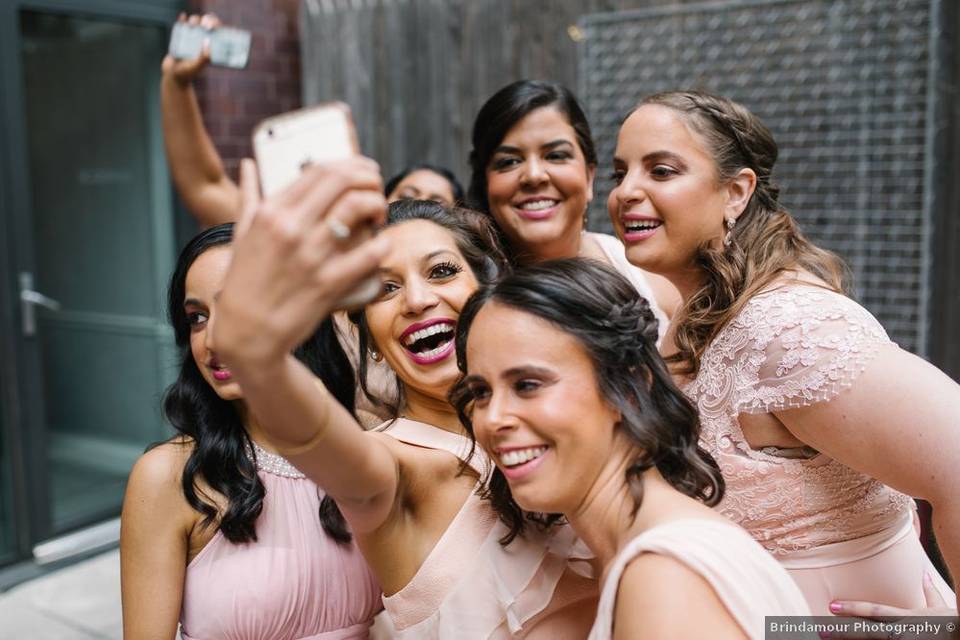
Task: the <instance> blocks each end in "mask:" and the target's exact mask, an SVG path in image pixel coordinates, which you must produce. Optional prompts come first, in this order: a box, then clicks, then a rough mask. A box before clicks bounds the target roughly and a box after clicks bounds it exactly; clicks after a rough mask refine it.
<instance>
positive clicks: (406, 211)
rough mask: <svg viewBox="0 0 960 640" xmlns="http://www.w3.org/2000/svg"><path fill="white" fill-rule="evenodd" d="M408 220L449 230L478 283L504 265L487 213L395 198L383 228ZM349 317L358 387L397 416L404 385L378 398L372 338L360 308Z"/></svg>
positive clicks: (485, 281)
mask: <svg viewBox="0 0 960 640" xmlns="http://www.w3.org/2000/svg"><path fill="white" fill-rule="evenodd" d="M409 220H426V221H428V222H432V223H434V224H436V225H439V226H441V227H443V228H444V229H446V230H447V231H449V232H450V233H451V234H452V235H453V237H454V241H455V242H456V245H457V249H458V250H459V251H460V253H461V254H463V257H464V259H465V260H466V261H467V265H468V266H469V267H470V270H471V271H472V272H473V275H474V277H475V278H476V279H477V282H479V283H480V284H489V283H491V282H493V281H494V280H496V279H497V277H499V276H500V274H501V273H503V272H504V271H505V270H506V269H507V268H508V266H507V259H506V256H505V255H504V252H503V248H502V245H501V243H500V235H499V233H498V232H497V230H496V228H495V227H494V226H493V222H492V221H491V219H490V217H489V216H485V215H483V214H481V213H478V212H476V211H473V210H470V209H464V208H462V207H454V206H449V205H445V204H442V203H439V202H433V201H430V200H398V201H397V202H394V203H392V204H391V205H390V207H389V209H388V210H387V222H386V225H385V226H386V227H390V226H393V225H395V224H400V223H401V222H407V221H409ZM350 319H351V320H352V321H353V322H354V323H355V324H356V325H357V326H358V327H359V351H360V354H361V355H360V358H359V361H360V362H359V365H358V367H357V368H358V378H359V382H360V389H361V390H362V391H363V393H364V395H365V396H366V397H367V398H368V399H369V400H370V402H371V403H373V404H374V405H375V406H377V407H380V408H383V409H385V410H386V412H387V413H388V414H389V415H391V416H392V417H393V418H396V417H397V416H398V415H399V411H400V407H402V406H403V385H402V384H398V385H397V386H398V391H399V396H398V397H397V398H396V399H395V400H396V402H394V401H393V399H388V398H379V397H377V396H375V395H374V394H372V393H371V392H370V390H369V388H368V383H367V372H368V370H369V365H368V360H367V356H366V354H367V353H368V352H369V350H370V345H371V344H372V342H373V341H372V339H371V337H370V329H369V326H368V325H367V317H366V314H364V312H363V310H362V309H361V310H360V311H355V312H353V313H351V314H350Z"/></svg>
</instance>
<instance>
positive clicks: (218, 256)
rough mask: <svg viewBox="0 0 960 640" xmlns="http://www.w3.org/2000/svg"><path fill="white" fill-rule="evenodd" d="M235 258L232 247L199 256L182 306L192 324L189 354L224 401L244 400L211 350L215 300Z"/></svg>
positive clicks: (191, 267) (191, 273)
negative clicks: (232, 259) (231, 259)
mask: <svg viewBox="0 0 960 640" xmlns="http://www.w3.org/2000/svg"><path fill="white" fill-rule="evenodd" d="M232 255H233V251H232V250H231V249H230V247H229V245H223V246H217V247H213V248H211V249H207V250H206V251H204V252H203V253H202V254H200V256H199V257H197V259H196V260H194V262H193V264H192V265H190V269H189V271H187V278H186V296H185V298H184V302H183V310H184V312H185V313H186V315H187V320H188V322H189V324H190V352H191V353H192V354H193V359H194V361H195V362H196V363H197V368H198V369H200V374H201V375H202V376H203V379H204V380H206V381H207V384H209V385H210V386H211V387H213V390H214V391H215V392H216V393H217V395H218V396H220V397H221V398H223V399H224V400H239V399H241V398H242V397H243V393H242V391H241V390H240V386H239V385H238V384H237V383H236V381H235V380H234V379H233V375H232V374H231V373H230V369H228V368H227V367H226V366H224V364H223V363H222V362H221V361H220V360H219V358H217V354H216V353H214V352H213V350H212V349H211V348H210V333H211V331H212V328H213V321H214V315H215V307H216V298H217V295H218V294H219V293H220V289H221V287H222V286H223V279H224V277H225V276H226V275H227V269H228V268H229V266H230V257H231V256H232Z"/></svg>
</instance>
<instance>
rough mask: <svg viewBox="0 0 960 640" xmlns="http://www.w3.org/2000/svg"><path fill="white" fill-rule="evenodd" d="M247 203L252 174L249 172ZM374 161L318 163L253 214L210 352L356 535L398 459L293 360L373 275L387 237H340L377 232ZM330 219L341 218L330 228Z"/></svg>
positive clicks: (389, 495)
mask: <svg viewBox="0 0 960 640" xmlns="http://www.w3.org/2000/svg"><path fill="white" fill-rule="evenodd" d="M241 175H242V178H243V184H244V196H245V201H246V202H251V201H255V200H256V193H257V192H256V169H255V167H254V166H253V163H252V162H250V161H245V162H244V164H243V165H242V167H241ZM381 188H382V186H381V179H380V174H379V169H378V167H377V166H376V164H375V163H373V162H372V161H370V160H367V159H365V158H356V159H351V160H348V161H343V162H339V163H338V164H337V166H336V167H332V166H328V167H323V166H315V167H311V168H310V169H308V170H307V171H305V173H304V175H303V177H301V179H300V180H299V181H298V182H296V183H295V184H294V185H292V186H291V187H290V188H288V189H287V190H285V191H283V192H281V193H280V194H278V195H277V196H274V197H272V198H270V199H269V200H267V201H265V202H263V203H259V204H257V203H254V204H253V205H251V206H246V207H245V213H244V219H243V220H242V221H241V223H240V224H239V225H238V236H239V237H238V239H237V240H236V241H235V244H234V255H233V259H232V261H231V265H230V271H229V272H228V274H227V276H226V279H225V282H224V286H223V290H222V291H221V294H220V297H219V300H218V307H219V317H218V319H217V321H216V325H215V326H214V327H213V328H212V333H213V336H214V348H215V350H216V351H217V353H218V354H219V355H220V356H221V357H222V358H223V360H224V361H225V362H227V363H229V365H230V369H231V371H233V373H234V375H235V376H236V378H237V381H238V382H239V383H240V386H241V387H242V388H243V391H244V397H245V399H246V402H247V405H248V406H249V407H250V408H251V410H252V411H253V414H254V416H255V417H256V419H257V423H258V424H259V425H260V427H261V428H262V429H263V430H264V431H265V432H266V433H267V434H268V435H269V437H270V439H271V442H272V443H273V444H274V446H276V447H277V449H278V450H279V451H280V453H281V454H282V455H283V456H284V457H286V458H288V459H289V460H290V461H291V462H292V463H293V464H295V465H296V466H297V467H299V468H300V469H301V470H302V471H303V472H304V473H305V474H306V475H307V476H309V477H310V478H311V479H312V480H314V481H315V482H316V483H317V484H318V485H320V486H321V487H323V489H324V490H325V491H326V492H327V493H328V494H330V495H331V496H332V497H333V498H334V499H335V500H336V501H337V503H338V505H339V506H340V509H341V510H342V512H343V514H344V516H345V517H346V518H347V520H348V521H349V522H350V525H351V527H353V529H354V531H355V532H357V533H363V532H367V531H371V530H373V529H375V528H377V527H379V526H380V524H382V523H383V522H384V521H385V520H386V518H387V516H388V515H389V513H390V511H391V510H392V508H393V504H394V498H395V496H396V494H397V490H398V462H397V459H396V456H395V455H394V454H393V452H392V450H391V449H390V448H389V447H388V446H387V445H386V444H385V443H384V441H383V440H382V439H381V437H380V436H379V435H377V434H372V433H367V432H364V431H362V430H361V427H360V426H359V424H357V422H356V421H355V420H354V419H353V417H352V416H351V415H350V414H349V413H348V412H347V411H346V410H345V409H344V408H343V407H342V406H340V404H339V403H337V401H336V400H335V399H334V398H333V397H332V396H331V395H330V394H329V393H328V392H327V390H326V389H325V388H324V387H323V385H322V384H321V383H320V382H319V381H318V380H317V379H316V378H315V377H314V376H313V374H312V373H311V372H310V371H309V370H308V369H307V368H306V367H305V366H303V365H302V364H301V363H300V362H299V361H297V360H296V359H295V358H294V357H293V356H292V355H290V354H291V352H292V351H293V349H294V347H295V346H296V345H298V344H300V343H301V342H302V341H303V340H304V339H305V338H306V337H307V336H309V335H310V333H312V332H313V330H314V329H315V328H316V325H317V324H318V323H319V322H320V321H321V320H322V319H323V318H324V317H326V316H327V315H329V314H330V312H331V311H332V310H333V308H334V306H335V304H336V301H337V300H338V299H339V298H340V297H342V296H343V295H344V294H345V293H346V292H347V291H349V290H350V289H351V288H352V287H353V286H355V284H356V283H357V282H359V281H360V280H362V278H363V277H365V276H367V275H369V274H371V273H372V272H373V271H374V269H376V267H377V264H378V263H379V260H380V258H381V257H382V256H383V254H384V253H385V249H386V247H385V246H384V243H383V240H382V238H381V239H379V240H372V241H362V242H359V243H357V242H355V241H352V240H351V239H350V238H340V237H338V235H340V236H342V235H343V234H342V230H343V226H344V225H345V226H346V228H349V229H351V230H358V229H360V228H361V227H363V226H365V225H370V224H380V223H381V222H382V221H383V217H384V215H385V210H386V203H385V201H384V198H383V194H382V192H381V191H380V190H381ZM331 221H335V222H333V223H331Z"/></svg>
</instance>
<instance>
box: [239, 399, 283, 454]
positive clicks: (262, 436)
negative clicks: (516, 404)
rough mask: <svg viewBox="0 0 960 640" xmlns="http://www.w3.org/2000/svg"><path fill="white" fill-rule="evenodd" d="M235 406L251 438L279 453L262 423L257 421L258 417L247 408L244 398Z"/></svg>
mask: <svg viewBox="0 0 960 640" xmlns="http://www.w3.org/2000/svg"><path fill="white" fill-rule="evenodd" d="M233 406H234V407H236V409H237V413H238V414H240V422H241V423H243V428H244V430H245V431H246V432H247V435H248V436H250V439H251V440H253V441H254V442H256V443H257V444H258V445H260V446H261V447H262V448H263V450H264V451H267V452H269V453H277V449H276V448H275V447H274V446H273V445H272V444H270V438H269V437H268V436H267V434H266V433H265V432H264V430H263V427H261V426H260V423H259V422H257V419H256V417H255V416H254V415H253V414H252V413H251V412H250V410H249V409H248V408H247V405H246V404H245V403H244V402H243V401H242V400H237V401H235V402H234V404H233Z"/></svg>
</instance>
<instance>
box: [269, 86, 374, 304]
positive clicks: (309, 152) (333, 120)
mask: <svg viewBox="0 0 960 640" xmlns="http://www.w3.org/2000/svg"><path fill="white" fill-rule="evenodd" d="M359 153H360V145H359V144H358V143H357V132H356V128H355V127H354V126H353V118H352V116H351V115H350V107H348V106H347V105H346V104H344V103H342V102H326V103H323V104H319V105H317V106H314V107H307V108H305V109H298V110H296V111H290V112H288V113H283V114H280V115H277V116H273V117H270V118H267V119H266V120H264V121H262V122H261V123H260V124H258V125H257V126H256V128H255V129H254V130H253V154H254V156H255V157H256V160H257V167H258V169H259V172H260V190H261V191H262V192H263V195H264V196H270V195H272V194H274V193H276V192H278V191H281V190H282V189H283V188H284V187H287V186H288V185H290V184H291V183H292V182H294V181H295V180H296V179H297V178H298V177H299V176H300V173H301V172H302V171H303V170H304V168H305V167H307V166H309V165H311V164H314V163H319V162H329V161H331V160H340V159H343V158H349V157H351V156H355V155H357V154H359ZM361 233H362V234H363V236H362V237H369V236H370V235H371V234H372V233H373V230H372V229H365V230H363V231H362V232H361ZM381 286H382V285H381V282H380V278H379V277H377V276H371V277H370V278H368V279H366V280H364V281H363V282H361V283H360V284H359V285H358V286H357V288H356V289H354V290H353V291H351V292H350V293H349V294H347V295H346V296H344V298H343V299H341V300H340V302H339V303H338V304H337V308H338V309H355V308H358V307H361V306H363V305H365V304H366V303H368V302H370V301H371V300H373V299H374V298H376V297H377V296H378V295H380V289H381Z"/></svg>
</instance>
